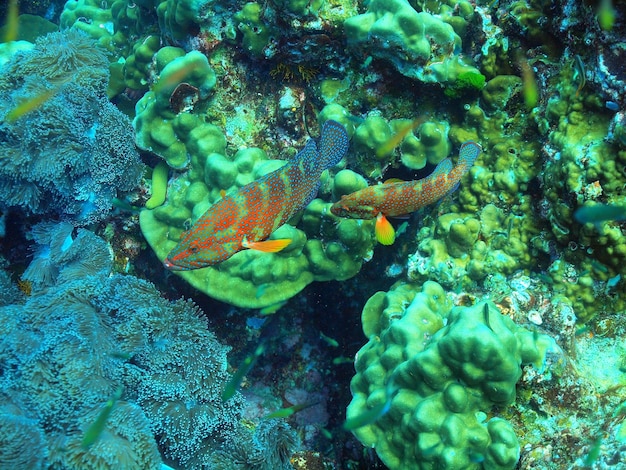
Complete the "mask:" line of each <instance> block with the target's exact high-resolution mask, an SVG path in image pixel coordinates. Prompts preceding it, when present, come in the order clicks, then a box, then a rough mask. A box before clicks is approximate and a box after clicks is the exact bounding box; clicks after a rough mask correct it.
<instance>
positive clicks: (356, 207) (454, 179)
mask: <svg viewBox="0 0 626 470" xmlns="http://www.w3.org/2000/svg"><path fill="white" fill-rule="evenodd" d="M480 152H481V148H480V145H478V144H477V143H476V142H472V141H468V142H465V143H463V144H462V145H461V149H460V151H459V161H458V163H457V165H456V166H455V167H454V168H453V167H452V162H451V161H450V159H449V158H446V159H445V160H442V161H441V162H440V163H439V165H437V167H436V168H435V170H434V171H433V172H432V174H430V175H429V176H427V177H426V178H423V179H421V180H417V181H402V182H399V183H383V184H379V185H376V186H368V187H367V188H364V189H361V190H360V191H357V192H354V193H352V194H348V195H345V196H341V199H340V200H339V201H337V202H336V203H334V204H333V205H332V207H331V208H330V211H331V212H332V213H333V214H335V215H337V216H340V217H352V218H353V219H374V218H375V219H376V239H377V240H378V241H379V242H380V243H382V244H383V245H391V244H392V243H393V242H394V240H395V237H396V235H395V232H394V230H393V227H392V226H391V224H390V223H389V221H388V220H387V217H393V216H399V215H405V214H410V213H411V212H414V211H416V210H417V209H420V208H421V207H425V206H428V205H430V204H432V203H434V202H437V201H438V200H439V199H441V198H442V197H444V196H445V195H447V194H450V193H452V192H454V191H455V190H456V188H458V187H459V181H460V180H461V178H462V177H463V175H465V173H467V172H468V171H469V169H470V168H471V167H472V165H473V164H474V161H476V158H478V155H480Z"/></svg>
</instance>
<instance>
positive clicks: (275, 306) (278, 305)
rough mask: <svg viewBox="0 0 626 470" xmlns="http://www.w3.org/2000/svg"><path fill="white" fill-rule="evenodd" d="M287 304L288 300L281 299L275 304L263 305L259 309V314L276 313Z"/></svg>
mask: <svg viewBox="0 0 626 470" xmlns="http://www.w3.org/2000/svg"><path fill="white" fill-rule="evenodd" d="M286 304H287V301H286V300H281V301H280V302H276V303H275V304H272V305H268V306H267V307H263V308H262V309H261V310H259V315H264V316H265V315H274V314H275V313H276V312H278V311H279V310H280V309H281V308H283V307H284V306H285V305H286Z"/></svg>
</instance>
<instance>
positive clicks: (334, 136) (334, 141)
mask: <svg viewBox="0 0 626 470" xmlns="http://www.w3.org/2000/svg"><path fill="white" fill-rule="evenodd" d="M349 146H350V138H349V137H348V133H347V132H346V128H345V127H343V126H342V125H341V124H339V123H338V122H337V121H332V120H331V121H326V122H325V123H324V124H323V125H322V132H321V137H320V142H319V151H320V164H321V165H322V168H330V167H331V166H335V165H336V164H337V163H339V162H340V161H341V159H342V158H343V157H344V156H345V155H346V153H347V152H348V147H349Z"/></svg>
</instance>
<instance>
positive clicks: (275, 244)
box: [242, 238, 291, 253]
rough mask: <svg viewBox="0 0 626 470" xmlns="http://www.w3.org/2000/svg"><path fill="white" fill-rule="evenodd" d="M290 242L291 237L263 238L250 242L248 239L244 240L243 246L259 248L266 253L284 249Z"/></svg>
mask: <svg viewBox="0 0 626 470" xmlns="http://www.w3.org/2000/svg"><path fill="white" fill-rule="evenodd" d="M290 243H291V239H290V238H282V239H280V240H263V241H260V242H248V241H247V240H244V242H243V243H242V246H243V247H244V248H250V249H251V250H258V251H262V252H264V253H276V252H277V251H281V250H282V249H284V248H285V247H286V246H287V245H289V244H290Z"/></svg>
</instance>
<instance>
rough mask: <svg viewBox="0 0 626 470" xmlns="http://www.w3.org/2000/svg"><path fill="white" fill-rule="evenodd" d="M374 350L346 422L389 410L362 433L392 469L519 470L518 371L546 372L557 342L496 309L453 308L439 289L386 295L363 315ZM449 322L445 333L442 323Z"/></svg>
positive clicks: (363, 358)
mask: <svg viewBox="0 0 626 470" xmlns="http://www.w3.org/2000/svg"><path fill="white" fill-rule="evenodd" d="M362 319H363V331H364V332H365V334H366V335H367V336H368V337H369V342H368V343H367V344H366V345H365V346H364V347H363V348H361V350H360V351H359V352H358V356H357V360H356V361H355V368H356V375H355V376H354V378H353V379H352V382H351V385H350V388H351V390H352V394H353V399H352V402H351V403H350V405H349V406H348V409H347V412H346V416H347V422H348V423H349V422H350V421H351V420H359V418H360V417H363V416H369V415H370V414H371V413H372V410H376V409H380V407H381V404H385V408H384V409H383V410H382V411H381V412H379V414H378V416H376V417H375V418H376V419H369V420H367V421H364V422H362V423H360V426H359V427H358V428H356V429H355V434H356V435H357V437H358V438H359V440H360V441H361V442H363V444H364V445H366V446H368V447H373V448H374V449H376V452H377V453H378V455H379V457H380V458H381V460H382V461H383V462H384V463H385V465H387V466H388V467H389V468H390V469H394V468H407V467H408V466H411V465H414V466H415V468H420V469H432V468H449V469H457V468H458V469H461V468H465V469H470V468H488V469H506V468H509V469H512V468H514V467H515V465H516V464H517V461H518V459H519V454H520V449H519V444H518V442H517V439H516V437H515V434H514V431H513V429H512V427H511V426H510V424H509V423H507V422H506V421H504V420H501V419H498V418H492V419H489V420H487V419H486V414H487V413H489V412H490V411H491V409H492V407H494V406H502V405H510V404H511V403H512V402H513V401H514V399H515V384H516V383H517V381H518V380H519V379H520V377H521V374H522V370H521V368H520V364H522V363H534V364H535V365H536V367H538V368H539V369H540V370H541V369H542V368H543V365H544V362H545V355H546V352H547V351H548V350H549V349H550V348H553V347H554V346H553V344H554V343H553V340H552V339H551V338H550V337H548V336H545V335H537V334H536V333H533V332H530V331H528V330H525V329H523V328H520V327H518V326H517V325H515V324H514V323H513V322H512V321H511V320H510V319H509V318H508V317H505V316H503V315H501V314H500V313H499V312H498V310H497V309H496V308H495V306H494V305H493V304H489V303H479V304H476V305H474V306H472V307H455V308H452V305H451V303H450V300H449V299H448V298H447V296H446V293H445V291H444V290H443V289H442V288H441V286H439V285H438V284H436V283H434V282H430V281H428V282H426V283H425V284H424V285H423V286H422V288H421V290H420V289H419V288H418V287H417V286H413V285H408V284H400V285H396V286H395V287H394V288H393V289H392V290H391V291H389V292H388V293H384V292H378V293H377V294H375V295H374V296H373V297H371V298H370V300H369V301H368V302H367V303H366V304H365V307H364V308H363V315H362ZM444 322H445V324H444Z"/></svg>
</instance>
